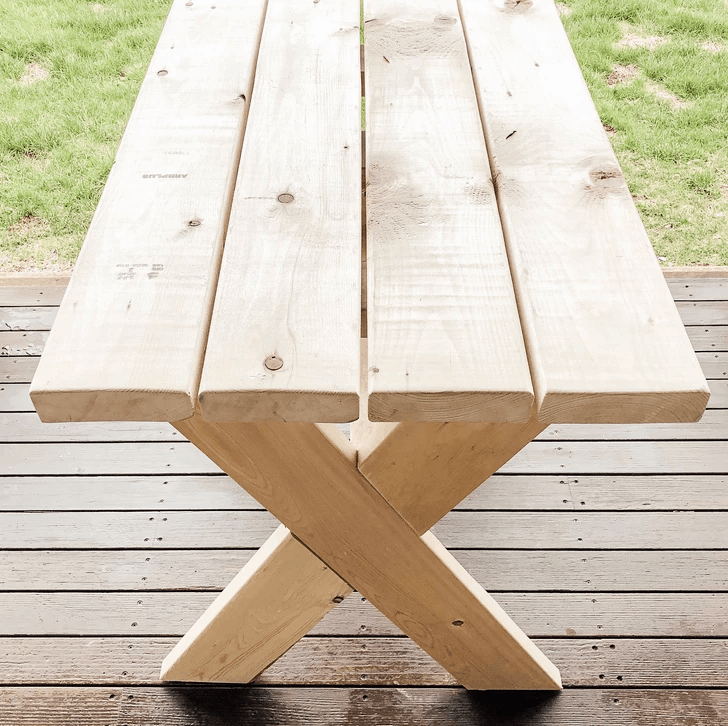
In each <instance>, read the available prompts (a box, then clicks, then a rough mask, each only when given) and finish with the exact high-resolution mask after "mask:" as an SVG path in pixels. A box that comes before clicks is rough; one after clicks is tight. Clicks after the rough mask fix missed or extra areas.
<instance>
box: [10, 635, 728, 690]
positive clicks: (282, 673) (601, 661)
mask: <svg viewBox="0 0 728 726" xmlns="http://www.w3.org/2000/svg"><path fill="white" fill-rule="evenodd" d="M175 642H176V639H175V638H164V637H139V638H134V637H128V636H127V637H118V638H117V637H103V638H83V637H73V638H69V637H57V638H43V637H38V638H23V637H16V638H0V652H3V653H5V654H6V655H5V661H4V665H5V667H4V668H3V670H2V671H0V685H19V684H21V683H25V684H28V685H51V684H58V685H60V684H68V685H81V684H89V685H103V684H106V685H130V684H139V685H144V684H150V683H159V664H160V663H161V661H162V659H163V658H164V656H165V655H166V654H167V652H168V651H169V650H170V649H171V648H172V646H173V645H174V644H175ZM534 642H535V644H536V645H537V646H538V647H539V648H540V649H541V650H542V651H543V652H544V653H545V654H546V656H547V657H548V658H549V659H550V660H552V661H553V662H554V663H555V664H556V665H557V666H558V668H559V670H560V671H561V674H562V678H563V681H564V686H565V687H572V686H592V687H596V686H601V687H611V688H618V687H620V686H622V687H624V686H631V687H639V686H658V687H659V686H662V687H666V686H670V685H673V684H675V683H680V684H682V686H683V687H687V688H691V687H702V688H711V687H712V688H715V687H722V686H724V685H725V650H726V649H725V640H722V639H715V638H701V639H695V638H690V639H680V638H670V639H660V638H625V639H619V638H599V639H588V638H562V639H555V638H538V639H535V641H534ZM612 645H614V648H611V646H612ZM363 682H366V684H367V685H369V686H384V685H390V684H392V683H396V684H397V685H398V686H399V687H402V686H427V685H430V686H438V685H441V686H449V685H455V684H454V682H453V679H452V677H451V676H450V675H449V674H447V673H446V672H445V671H444V670H443V669H442V667H441V666H439V665H438V664H437V663H435V661H433V660H432V659H431V658H430V657H429V656H428V655H427V654H426V653H424V652H423V651H421V650H420V649H419V648H418V647H417V646H416V645H414V643H413V642H412V641H411V640H409V639H407V638H386V637H384V638H366V639H364V638H348V637H342V638H316V637H306V638H304V639H303V640H302V641H300V642H299V643H298V644H297V645H295V646H294V647H293V648H292V649H291V650H290V651H288V653H286V654H285V655H284V656H283V657H282V658H281V659H280V660H278V661H277V662H276V663H274V664H273V665H272V666H271V667H270V668H269V669H268V670H267V671H265V673H263V674H262V675H261V676H259V677H258V678H257V679H256V680H255V683H258V684H261V685H292V684H296V683H298V684H304V683H305V684H308V685H332V686H333V685H337V686H361V684H362V683H363Z"/></svg>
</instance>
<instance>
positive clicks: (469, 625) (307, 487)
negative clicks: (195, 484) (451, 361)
mask: <svg viewBox="0 0 728 726" xmlns="http://www.w3.org/2000/svg"><path fill="white" fill-rule="evenodd" d="M176 426H177V428H178V429H179V430H180V431H181V432H182V433H183V434H184V435H185V436H187V437H188V438H189V439H190V440H191V441H192V442H193V443H195V444H196V445H197V446H198V447H199V448H200V449H201V450H202V451H203V452H205V453H206V454H207V455H208V456H209V457H210V458H211V459H212V460H213V461H215V462H216V463H217V464H218V465H219V466H220V467H221V468H222V469H223V470H224V471H226V472H227V473H228V474H229V475H230V476H231V477H232V478H233V479H234V480H236V481H237V482H238V483H239V484H240V485H241V486H243V487H244V488H245V489H247V490H248V491H249V492H250V493H251V494H252V495H253V496H254V497H255V498H256V499H257V500H258V501H260V502H261V503H262V504H263V505H264V506H266V507H267V508H268V509H269V510H270V511H271V512H272V513H273V514H275V515H276V516H277V517H278V518H279V519H280V520H281V521H282V522H283V523H284V525H286V526H288V527H290V528H291V529H292V531H293V532H294V533H295V534H296V537H297V538H298V539H294V538H293V537H292V536H291V535H290V534H289V533H288V532H287V531H286V530H285V529H284V528H280V529H279V530H278V531H277V532H276V533H275V534H274V535H273V536H272V537H271V538H270V539H269V541H268V542H267V543H266V544H265V545H264V546H263V547H262V548H261V550H260V551H259V552H258V553H257V554H256V555H255V556H254V558H253V559H252V560H251V561H250V562H249V563H248V564H247V565H246V567H245V568H244V569H243V570H242V571H241V573H240V574H239V575H238V576H237V577H236V578H235V580H233V582H232V583H231V584H230V585H229V586H228V588H226V590H225V592H223V593H222V594H221V596H220V597H219V598H218V600H216V602H215V603H213V605H212V606H211V607H210V609H209V610H208V611H207V612H206V613H205V614H204V615H203V616H202V617H201V618H200V620H199V621H198V623H196V625H195V626H194V627H193V628H192V629H191V630H190V632H189V633H188V634H187V635H186V636H185V637H184V638H183V639H182V640H181V641H180V643H179V644H178V645H177V647H176V648H175V649H174V650H173V651H172V653H170V655H169V656H168V657H167V658H166V659H165V662H164V665H163V671H162V677H163V678H164V679H166V680H201V681H227V682H231V681H235V682H241V681H248V680H250V679H251V678H253V677H255V675H257V674H258V673H259V672H260V671H261V670H263V669H264V668H265V667H267V666H268V665H269V664H270V663H271V662H273V661H274V660H275V659H276V658H277V657H279V656H280V655H281V654H282V653H284V652H285V651H286V650H287V649H288V648H289V647H290V646H291V645H293V644H294V643H295V642H296V641H297V640H298V639H299V638H300V637H301V636H302V635H304V634H305V633H306V632H307V631H308V629H310V627H312V626H313V625H315V623H316V622H318V620H319V619H320V618H321V617H323V615H325V613H326V612H328V610H330V609H331V607H333V606H334V605H335V604H336V603H337V602H340V601H341V599H343V597H344V596H345V595H346V594H348V593H349V592H350V591H351V587H350V586H349V585H348V584H347V583H350V584H351V585H352V586H355V587H356V588H357V589H358V590H359V591H360V592H361V593H362V594H363V595H364V596H365V597H367V598H368V599H369V600H370V601H371V602H372V603H373V604H374V605H375V606H376V607H377V608H378V609H379V610H380V611H381V612H382V613H384V614H385V615H386V616H388V617H389V618H390V619H391V620H392V621H393V622H394V623H395V624H396V625H397V626H399V627H400V628H401V629H402V630H403V631H404V632H405V633H406V634H407V635H409V636H410V637H411V638H412V639H413V640H414V641H415V642H416V643H417V644H418V645H420V647H422V648H423V649H424V650H425V651H426V652H428V653H429V654H430V655H431V656H432V657H433V658H435V659H436V660H437V661H438V662H439V663H440V664H441V665H442V666H443V667H444V668H446V669H447V670H448V671H449V672H450V673H451V674H452V675H453V676H454V677H455V678H456V679H458V680H459V681H460V682H461V683H462V684H463V685H465V686H466V687H468V688H475V689H486V688H487V689H557V688H559V687H560V677H559V674H558V671H557V669H556V668H555V666H553V664H551V663H550V662H549V661H548V659H547V658H546V657H545V656H544V655H543V654H542V653H541V652H540V651H539V650H538V649H537V648H536V647H535V645H534V644H533V643H532V642H531V641H530V640H529V639H528V638H527V637H526V636H525V635H524V634H523V632H522V631H521V630H520V629H519V628H518V627H517V626H516V625H515V624H514V623H513V622H512V620H511V619H510V618H509V617H508V615H507V614H506V613H505V612H504V611H503V610H502V609H501V608H500V607H499V606H498V605H497V603H496V602H495V601H494V600H493V599H492V598H491V597H490V596H489V595H488V594H487V593H486V592H485V590H483V588H482V587H481V586H480V585H478V583H476V582H475V580H473V578H472V577H471V576H470V575H469V574H468V573H467V572H466V571H465V570H464V569H463V568H462V567H461V566H460V565H459V563H457V561H456V560H455V559H454V558H453V557H452V556H451V555H450V554H449V553H448V552H447V550H445V548H444V547H442V545H441V544H440V543H439V542H438V541H437V539H436V538H435V537H434V536H433V535H432V534H431V533H429V532H427V529H428V528H429V527H430V526H432V524H434V523H435V522H436V521H437V520H438V519H440V517H442V516H443V515H444V514H446V513H447V512H448V511H449V510H450V509H451V508H452V506H454V505H455V504H457V502H459V501H460V500H461V499H462V498H463V497H464V496H467V494H468V493H469V492H470V491H472V490H473V489H474V488H475V487H476V486H478V484H479V483H480V482H481V481H482V480H483V478H485V476H489V475H490V474H491V473H492V472H493V471H495V470H496V469H498V468H499V467H500V466H501V465H502V464H503V463H505V461H507V460H508V459H509V458H511V456H512V455H513V454H514V453H516V451H518V450H520V449H521V448H522V447H523V446H524V445H525V444H526V443H527V442H528V441H530V440H531V439H532V438H533V437H534V436H536V435H537V434H538V433H539V432H540V431H541V430H542V429H543V425H542V424H540V423H538V422H537V421H535V419H532V420H531V421H530V422H529V423H527V424H490V425H485V424H484V425H478V424H457V423H454V424H422V423H420V424H399V425H397V426H396V427H394V428H393V430H391V432H390V433H389V435H388V436H387V437H386V438H385V439H384V441H383V442H381V443H379V445H375V444H374V445H373V444H372V443H371V442H370V444H369V447H368V448H369V449H370V450H371V451H370V453H368V454H367V452H366V449H367V446H366V445H365V446H364V449H363V450H362V451H360V457H359V467H360V469H361V472H364V473H365V474H366V477H365V476H364V475H362V473H361V472H360V471H359V470H358V469H357V467H356V458H357V457H356V451H355V450H354V449H353V448H352V447H351V446H350V443H349V441H348V440H347V439H346V438H345V437H344V436H343V435H342V434H341V433H340V432H339V431H338V430H337V429H336V428H335V427H326V426H319V425H316V424H288V423H255V424H252V423H218V424H214V423H209V422H206V421H204V420H203V419H202V418H201V417H199V416H195V417H193V418H192V419H188V420H187V421H183V422H180V423H178V424H176ZM462 449H465V453H466V454H467V455H466V456H458V455H457V454H458V453H459V450H462ZM478 471H479V472H480V473H477V472H478ZM446 472H447V473H448V474H449V476H448V477H447V479H446V480H447V481H448V484H447V486H446V487H443V485H442V482H443V481H444V480H445V479H443V477H442V474H444V473H446ZM423 533H424V534H423ZM298 540H300V542H299V541H298ZM301 543H303V544H301ZM304 545H305V546H304ZM314 553H315V554H314ZM324 563H325V564H324ZM242 618H245V620H244V621H243V620H242Z"/></svg>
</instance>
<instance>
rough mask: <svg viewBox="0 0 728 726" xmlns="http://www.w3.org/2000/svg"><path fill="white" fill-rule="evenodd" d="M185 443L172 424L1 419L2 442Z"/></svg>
mask: <svg viewBox="0 0 728 726" xmlns="http://www.w3.org/2000/svg"><path fill="white" fill-rule="evenodd" d="M32 441H35V442H41V443H42V442H51V441H55V442H64V443H70V442H74V441H80V442H85V443H90V442H94V441H117V442H133V441H184V438H183V437H182V436H181V435H180V434H179V432H177V431H175V430H174V429H173V428H172V427H171V426H170V425H169V424H167V423H164V422H160V423H151V422H149V423H148V422H144V421H110V422H102V421H82V422H78V423H75V422H74V423H54V424H44V423H42V422H41V420H40V419H39V418H38V414H36V413H6V414H3V415H2V416H0V442H15V443H20V442H32Z"/></svg>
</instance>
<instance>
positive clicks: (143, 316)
mask: <svg viewBox="0 0 728 726" xmlns="http://www.w3.org/2000/svg"><path fill="white" fill-rule="evenodd" d="M265 6H266V3H265V2H264V0H245V1H244V2H231V0H220V1H219V2H216V3H215V7H212V5H211V4H209V3H193V4H191V5H187V3H186V2H184V0H175V2H174V4H173V6H172V9H171V11H170V14H169V17H168V19H167V23H166V24H165V26H164V29H163V30H162V35H161V37H160V40H159V44H158V46H157V49H156V51H155V53H154V56H153V58H152V61H151V64H150V67H149V70H148V72H147V75H146V77H145V79H144V82H143V84H142V88H141V91H140V93H139V97H138V98H137V102H136V104H135V106H134V110H133V111H132V115H131V118H130V120H129V123H128V125H127V127H126V132H125V134H124V138H123V139H122V142H121V146H120V147H119V151H118V152H117V156H116V162H115V164H114V167H113V169H112V171H111V174H110V175H109V179H108V181H107V184H106V187H105V189H104V193H103V195H102V197H101V201H100V203H99V206H98V208H97V210H96V214H95V215H94V219H93V221H92V223H91V227H90V229H89V233H88V235H87V237H86V242H85V244H84V247H83V250H82V251H81V254H80V256H79V258H78V261H77V263H76V267H75V271H74V275H73V278H72V280H71V282H70V284H69V287H68V290H67V292H66V295H65V298H64V301H63V305H62V306H61V309H60V310H59V312H58V317H57V318H56V322H55V324H54V326H53V330H52V332H51V337H50V339H49V342H48V347H47V349H46V353H45V355H44V357H43V360H42V361H41V363H40V366H39V368H38V371H37V372H36V375H35V378H34V384H33V389H32V390H33V393H32V396H33V398H34V403H35V405H36V407H37V408H38V410H39V411H40V413H41V418H42V419H43V420H44V421H93V420H146V421H149V420H152V421H154V420H160V421H169V420H176V419H178V418H184V417H185V416H190V415H192V411H193V407H194V400H195V398H196V389H197V382H198V379H199V369H200V364H201V359H202V352H203V350H204V345H205V337H206V331H207V325H208V320H209V315H210V306H211V303H212V297H213V295H214V287H215V281H216V278H217V272H218V266H219V256H220V254H221V252H222V245H223V241H224V236H225V229H226V226H227V217H228V212H229V205H230V198H231V196H232V192H233V188H234V181H235V174H236V172H237V165H238V160H239V154H240V145H241V144H242V136H243V130H244V126H245V118H246V113H247V99H249V98H250V95H251V90H252V85H253V72H254V68H255V60H256V55H257V50H258V40H259V36H260V31H261V26H262V22H263V16H264V12H265ZM190 49H194V52H192V51H191V50H190Z"/></svg>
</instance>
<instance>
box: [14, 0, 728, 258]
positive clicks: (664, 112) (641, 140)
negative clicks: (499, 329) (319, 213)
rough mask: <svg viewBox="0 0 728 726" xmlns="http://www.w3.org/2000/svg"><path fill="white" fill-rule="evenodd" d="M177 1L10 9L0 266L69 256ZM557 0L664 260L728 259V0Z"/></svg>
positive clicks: (55, 1) (81, 1)
mask: <svg viewBox="0 0 728 726" xmlns="http://www.w3.org/2000/svg"><path fill="white" fill-rule="evenodd" d="M170 2H171V0H143V2H140V1H139V0H106V1H105V2H87V1H85V0H13V1H12V2H7V3H3V5H2V7H1V8H0V272H1V271H5V272H7V271H19V270H32V269H48V270H54V271H64V270H67V269H69V268H70V266H71V265H72V263H73V260H74V259H75V257H76V255H77V254H78V250H79V249H80V245H81V242H82V241H83V237H84V235H85V231H86V229H87V227H88V224H89V222H90V220H91V217H92V215H93V211H94V209H95V207H96V204H97V202H98V198H99V195H100V193H101V189H102V188H103V185H104V182H105V179H106V176H107V174H108V172H109V169H110V167H111V163H112V161H113V158H114V153H115V151H116V147H117V146H118V143H119V140H120V138H121V134H122V133H123V130H124V126H125V124H126V120H127V118H128V116H129V113H130V111H131V108H132V105H133V103H134V99H135V98H136V95H137V93H138V90H139V86H140V84H141V81H142V78H143V77H144V73H145V71H146V68H147V65H148V63H149V60H150V58H151V55H152V52H153V50H154V46H155V45H156V42H157V38H158V36H159V32H160V30H161V27H162V23H163V21H164V18H165V16H166V14H167V12H168V9H169V5H170ZM557 5H558V6H559V10H560V12H561V13H562V19H563V21H564V25H565V27H566V30H567V32H568V34H569V38H570V39H571V43H572V46H573V47H574V51H575V53H576V56H577V58H578V60H579V63H580V64H581V68H582V71H583V72H584V76H585V78H586V80H587V83H588V84H589V88H590V90H591V93H592V96H593V98H594V101H595V103H596V105H597V109H598V110H599V113H600V115H601V117H602V121H603V122H604V125H605V129H607V132H608V133H609V135H610V137H611V141H612V144H613V146H614V148H615V150H616V152H617V156H618V158H619V161H620V163H621V164H622V167H623V169H624V172H625V175H626V177H627V180H628V183H629V186H630V189H631V191H632V194H633V196H634V198H635V202H636V204H637V206H638V208H639V210H640V213H641V215H642V219H643V220H644V223H645V226H646V227H647V231H648V233H649V234H650V238H651V239H652V242H653V245H654V247H655V251H656V254H657V255H658V256H659V258H660V260H661V262H662V264H664V265H700V264H714V265H715V264H717V265H726V264H728V2H724V0H560V2H558V3H557Z"/></svg>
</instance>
